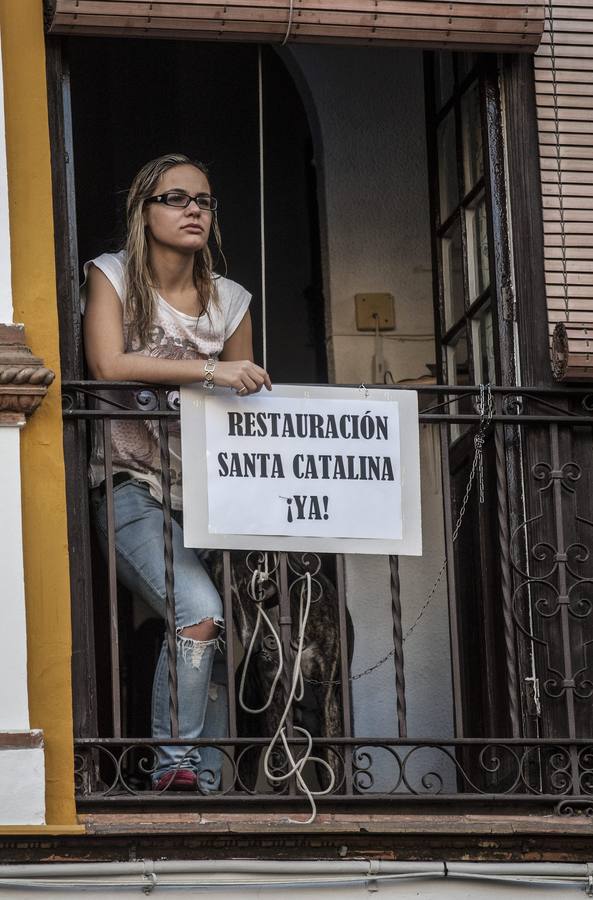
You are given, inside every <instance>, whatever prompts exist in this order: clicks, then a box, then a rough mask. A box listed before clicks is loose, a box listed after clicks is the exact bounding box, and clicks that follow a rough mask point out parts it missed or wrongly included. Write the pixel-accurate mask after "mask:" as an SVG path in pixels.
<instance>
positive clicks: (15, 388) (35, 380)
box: [0, 324, 55, 425]
mask: <svg viewBox="0 0 593 900" xmlns="http://www.w3.org/2000/svg"><path fill="white" fill-rule="evenodd" d="M54 378H55V375H54V373H53V372H52V370H51V369H48V368H46V367H45V366H44V365H43V360H42V359H39V358H38V357H37V356H33V353H32V352H31V350H30V348H29V347H27V345H26V343H25V328H24V325H1V324H0V425H18V424H23V421H24V418H23V417H25V416H30V415H31V414H32V413H34V412H35V410H36V409H37V407H38V406H39V404H40V403H41V401H42V400H43V398H44V397H45V395H46V394H47V389H48V387H49V386H50V384H51V383H52V381H53V380H54Z"/></svg>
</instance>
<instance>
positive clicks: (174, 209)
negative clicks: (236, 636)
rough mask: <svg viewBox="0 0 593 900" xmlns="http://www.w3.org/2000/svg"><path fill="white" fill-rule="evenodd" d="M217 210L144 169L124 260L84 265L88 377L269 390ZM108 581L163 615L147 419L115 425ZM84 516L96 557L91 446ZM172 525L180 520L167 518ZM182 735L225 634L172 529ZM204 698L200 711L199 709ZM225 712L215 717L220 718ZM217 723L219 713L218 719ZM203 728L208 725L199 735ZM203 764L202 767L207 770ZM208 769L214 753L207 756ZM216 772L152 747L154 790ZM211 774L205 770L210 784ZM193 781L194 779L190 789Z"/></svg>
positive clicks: (158, 677) (173, 167)
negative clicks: (216, 259) (219, 257)
mask: <svg viewBox="0 0 593 900" xmlns="http://www.w3.org/2000/svg"><path fill="white" fill-rule="evenodd" d="M216 206H217V203H216V199H215V198H214V197H212V195H211V192H210V183H209V181H208V175H207V171H206V169H205V167H204V166H203V165H202V164H201V163H196V162H192V161H191V160H190V159H188V158H187V157H186V156H182V155H179V154H171V155H168V156H163V157H160V158H159V159H156V160H153V161H152V162H149V163H147V164H146V165H145V166H144V167H143V168H142V169H141V170H140V172H139V173H138V174H137V175H136V177H135V179H134V181H133V182H132V186H131V188H130V191H129V195H128V201H127V225H128V233H127V240H126V248H125V250H122V251H120V252H119V253H116V254H110V253H105V254H103V255H102V256H99V257H97V258H96V259H94V260H92V261H91V262H89V263H87V264H86V265H85V275H86V279H87V280H86V285H85V292H84V297H83V303H84V309H83V312H84V340H85V349H86V358H87V363H88V367H89V370H90V373H91V375H92V376H93V378H97V379H103V380H108V381H144V382H154V383H159V384H163V383H171V384H175V385H177V384H189V383H195V382H202V383H203V385H204V387H211V386H212V385H213V384H216V385H220V386H223V387H229V388H233V389H234V390H235V391H237V393H239V394H241V395H242V396H247V395H248V394H251V393H254V392H256V391H259V390H261V388H262V387H263V386H264V385H265V386H266V388H268V390H270V389H271V383H270V378H269V376H268V374H267V372H266V371H265V370H264V369H262V368H261V367H260V366H257V365H255V363H254V362H253V349H252V338H251V320H250V316H249V301H250V299H251V296H250V294H248V292H247V291H246V290H245V289H244V288H242V287H241V286H240V285H238V284H236V283H235V282H233V281H230V280H228V279H226V278H222V277H220V276H218V275H215V274H214V273H213V270H212V257H211V254H210V250H209V247H208V239H209V236H210V233H211V231H212V232H213V234H214V236H215V239H216V243H217V246H218V248H219V249H220V232H219V230H218V224H217V221H216ZM170 451H171V458H172V465H171V501H172V506H173V509H174V510H180V509H181V470H180V453H181V451H180V444H179V433H178V430H177V431H175V430H173V431H172V434H171V436H170ZM112 454H113V471H114V509H115V540H116V555H117V573H118V578H119V579H120V581H122V582H123V583H124V584H125V585H126V586H127V587H128V588H129V589H130V590H131V591H133V592H134V593H136V594H140V595H141V596H142V597H143V598H144V599H145V600H146V601H147V602H148V603H149V604H150V606H151V607H152V608H153V609H155V610H156V611H157V612H158V613H159V614H160V615H161V616H164V612H165V573H164V560H163V535H162V532H163V516H162V507H161V500H162V496H161V486H160V451H159V444H158V433H157V432H156V430H155V428H154V423H151V422H150V421H148V420H138V419H134V420H127V421H126V420H114V421H113V422H112ZM90 477H91V486H92V487H93V488H94V490H93V491H92V507H93V510H94V515H95V521H96V526H97V532H98V534H99V538H100V541H101V543H102V545H103V547H104V548H105V546H106V518H105V496H104V494H105V491H104V477H105V476H104V465H103V450H102V447H101V444H100V442H99V441H94V446H93V452H92V457H91V464H90ZM177 518H179V517H177ZM173 549H174V567H175V572H174V574H175V613H176V620H177V621H176V625H177V676H178V718H179V734H180V736H182V737H188V738H192V739H196V738H199V737H201V736H205V732H206V731H209V732H210V733H209V734H208V736H221V735H220V733H219V734H217V735H214V734H213V731H215V730H216V729H217V728H218V729H219V730H220V728H221V727H226V722H225V723H224V725H221V722H220V720H221V718H226V716H225V715H221V710H220V704H219V708H218V710H216V709H215V708H214V703H215V694H216V692H215V691H213V689H212V688H210V676H211V671H212V664H213V660H214V655H215V651H216V648H217V641H218V637H219V634H220V630H221V628H222V627H223V624H224V623H223V619H222V604H221V600H220V597H219V596H218V593H217V591H216V589H215V588H214V585H213V584H212V582H211V581H210V578H209V576H208V574H207V572H206V570H205V568H204V566H203V564H202V561H201V558H200V557H201V554H200V552H199V551H194V550H191V549H187V548H185V547H184V546H183V535H182V530H181V526H180V524H179V522H178V521H174V522H173ZM167 671H168V663H167V651H166V647H165V644H163V647H162V649H161V653H160V657H159V660H158V664H157V668H156V672H155V677H154V684H153V697H152V733H153V737H157V738H162V737H170V735H171V730H170V718H169V688H168V675H167ZM209 688H210V696H211V702H210V704H209V703H208V697H209ZM223 712H224V711H223ZM217 713H218V714H217ZM207 715H208V716H209V717H210V718H211V719H213V720H214V721H215V722H216V720H218V725H216V724H214V725H213V724H212V722H211V723H210V728H208V723H207V724H206V729H205V725H204V723H205V719H206V716H207ZM205 756H206V754H203V757H205ZM211 756H212V754H211ZM214 757H215V758H217V761H216V763H215V764H213V763H212V762H211V760H206V759H205V758H201V757H200V753H199V752H198V751H197V750H196V749H194V750H189V748H186V747H159V748H158V751H157V765H156V768H155V771H154V773H153V787H154V789H155V790H165V789H167V788H169V789H172V790H196V789H197V790H207V789H209V788H212V787H217V786H218V784H219V781H220V761H219V757H220V754H214ZM213 769H216V770H215V771H213ZM200 775H201V777H200Z"/></svg>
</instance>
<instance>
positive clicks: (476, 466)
mask: <svg viewBox="0 0 593 900" xmlns="http://www.w3.org/2000/svg"><path fill="white" fill-rule="evenodd" d="M478 412H479V414H480V424H479V426H478V431H477V432H476V434H475V435H474V458H473V461H472V467H471V469H470V473H469V478H468V480H467V486H466V488H465V493H464V495H463V500H462V501H461V507H460V509H459V515H458V516H457V520H456V522H455V527H454V528H453V534H452V538H451V539H452V543H455V541H456V540H457V537H458V535H459V531H460V529H461V525H462V523H463V519H464V517H465V512H466V509H467V504H468V503H469V498H470V495H471V490H472V486H473V483H474V481H475V478H476V472H478V473H479V479H478V484H479V492H480V494H479V496H480V503H483V502H484V472H483V460H482V455H483V449H484V443H485V441H486V432H487V431H488V428H489V427H490V423H491V422H492V416H493V414H494V401H493V398H492V391H491V389H490V384H485V385H484V384H481V385H480V398H479V400H478ZM447 563H448V560H447V557H445V559H444V560H443V564H442V566H441V568H440V570H439V574H438V575H437V577H436V579H435V582H434V584H433V586H432V587H431V589H430V591H429V592H428V596H427V598H426V600H425V601H424V603H423V604H422V606H421V608H420V610H419V611H418V615H417V616H416V618H415V619H414V621H413V622H412V624H411V625H410V627H409V628H408V630H407V631H406V633H405V634H404V636H403V640H402V643H405V642H406V640H407V639H408V638H409V637H410V635H411V634H412V632H413V631H414V629H415V628H416V626H417V625H418V622H419V621H420V619H421V618H422V616H423V615H424V613H425V612H426V610H427V609H428V607H429V606H430V604H431V602H432V599H433V597H434V595H435V593H436V590H437V588H438V586H439V584H440V581H441V578H442V577H443V575H444V574H445V571H446V569H447ZM394 653H395V650H390V651H389V653H386V654H385V656H382V657H381V659H379V660H377V661H376V662H374V663H373V664H372V665H370V666H368V667H367V668H366V669H363V671H362V672H357V673H356V675H351V676H350V677H349V679H348V681H349V682H352V681H358V680H359V679H360V678H364V677H365V675H370V673H371V672H374V671H375V669H378V668H379V667H380V666H382V665H383V664H384V663H386V662H387V660H388V659H391V657H392V656H393V654H394ZM305 681H308V682H309V683H310V684H341V683H342V682H341V680H337V681H318V680H317V679H315V678H306V679H305Z"/></svg>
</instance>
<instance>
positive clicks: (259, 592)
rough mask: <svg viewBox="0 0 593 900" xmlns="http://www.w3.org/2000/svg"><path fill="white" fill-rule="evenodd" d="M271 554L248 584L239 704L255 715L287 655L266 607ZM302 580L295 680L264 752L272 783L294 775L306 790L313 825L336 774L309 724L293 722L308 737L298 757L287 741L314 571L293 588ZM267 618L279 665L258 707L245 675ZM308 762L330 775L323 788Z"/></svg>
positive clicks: (300, 689)
mask: <svg viewBox="0 0 593 900" xmlns="http://www.w3.org/2000/svg"><path fill="white" fill-rule="evenodd" d="M268 562H269V560H268V554H267V553H266V554H264V558H263V563H260V565H259V566H258V568H257V569H256V570H255V571H254V573H253V576H252V578H251V583H250V585H249V595H250V597H251V599H252V600H253V601H254V602H255V603H256V604H257V618H256V621H255V626H254V629H253V634H252V636H251V640H250V642H249V647H248V648H247V652H246V654H245V661H244V665H243V672H242V674H241V683H240V687H239V704H240V706H241V708H242V709H243V710H244V711H245V712H247V713H252V714H254V715H256V714H258V713H262V712H264V711H265V710H266V709H268V707H269V706H270V705H271V703H272V701H273V699H274V694H275V692H276V686H277V684H278V682H279V680H280V677H281V676H282V673H283V671H284V668H285V659H284V651H283V648H282V640H281V638H280V635H279V634H278V632H277V631H276V628H275V627H274V623H273V622H272V620H271V618H270V617H269V616H268V614H267V613H266V611H265V609H264V599H265V598H264V585H265V584H266V582H267V581H269V579H270V571H269V568H268ZM276 565H277V563H276V559H275V555H274V565H273V567H272V568H273V569H275V568H276ZM299 582H300V592H299V627H298V638H297V648H296V654H295V658H294V663H293V667H292V680H291V684H290V689H289V692H288V696H287V697H286V700H285V703H284V710H283V712H282V715H281V717H280V721H279V723H278V726H277V728H276V731H275V733H274V735H273V737H272V738H271V740H270V743H269V744H268V746H267V747H266V751H265V753H264V761H263V768H264V774H265V776H266V778H267V779H268V781H269V782H270V783H271V784H281V783H282V782H285V781H288V780H289V779H290V778H292V777H295V778H296V783H297V786H298V787H299V789H300V790H301V791H302V792H303V793H304V794H305V796H306V797H307V799H308V800H309V804H310V806H311V814H310V816H309V818H308V819H307V820H306V822H305V823H304V824H306V825H310V824H311V823H312V822H313V821H314V820H315V817H316V815H317V806H316V803H315V797H321V796H323V795H324V794H329V793H331V791H333V789H334V787H335V782H336V778H335V774H334V771H333V769H332V768H331V766H330V765H329V763H328V762H327V761H326V760H324V759H322V758H321V757H319V756H314V755H313V754H312V750H313V737H312V736H311V734H310V733H309V731H307V729H306V728H302V727H301V726H299V725H293V731H295V732H296V733H298V734H300V735H301V736H302V737H304V738H305V739H306V741H307V744H306V747H305V750H304V753H303V754H302V755H301V756H299V757H298V759H295V757H294V756H293V753H292V750H291V747H290V744H289V742H288V737H287V733H286V720H287V719H288V716H289V715H290V712H291V710H292V704H293V702H294V701H295V700H296V701H297V702H299V701H301V700H302V699H303V695H304V689H305V688H304V681H303V672H302V667H301V666H302V659H303V651H304V648H305V631H306V628H307V621H308V618H309V611H310V609H311V596H312V592H311V585H312V581H311V573H310V572H305V573H304V574H303V575H301V576H299V578H297V579H296V581H295V582H294V584H293V585H292V590H294V589H295V586H298V585H299ZM263 622H265V623H266V625H267V627H268V629H269V631H270V634H271V635H272V638H273V640H274V643H275V644H276V648H277V650H278V666H277V669H276V672H275V674H274V678H273V679H272V684H271V685H270V690H269V692H268V696H267V698H266V700H265V702H264V704H263V706H261V707H259V708H258V709H254V708H251V707H249V706H248V705H247V703H246V702H245V679H246V675H247V671H248V669H249V666H250V664H251V661H252V658H253V654H254V648H255V647H256V645H257V640H258V637H259V635H260V632H261V630H262V623H263ZM278 744H280V745H281V746H282V749H283V752H284V756H285V758H286V761H287V768H286V769H285V770H284V771H283V772H281V773H278V772H277V771H274V768H275V767H274V766H273V763H272V755H273V754H274V753H275V750H276V747H277V745H278ZM308 763H314V764H315V765H316V766H317V767H319V766H321V767H322V768H324V769H325V770H326V771H327V773H328V775H329V783H328V786H327V787H326V788H324V789H321V790H313V789H312V788H311V787H309V785H308V784H307V782H306V780H305V777H304V775H303V770H304V768H305V766H306V765H307V764H308ZM289 821H290V822H292V823H293V824H302V823H301V822H300V821H299V820H295V819H289Z"/></svg>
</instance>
